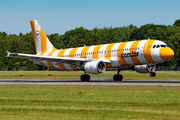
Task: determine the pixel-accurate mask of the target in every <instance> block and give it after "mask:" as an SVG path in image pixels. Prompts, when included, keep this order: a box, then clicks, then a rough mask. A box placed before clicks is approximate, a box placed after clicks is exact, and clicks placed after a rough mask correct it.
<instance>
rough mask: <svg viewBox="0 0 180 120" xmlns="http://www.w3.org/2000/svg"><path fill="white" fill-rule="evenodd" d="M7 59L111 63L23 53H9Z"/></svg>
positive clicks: (104, 60) (70, 62) (105, 60)
mask: <svg viewBox="0 0 180 120" xmlns="http://www.w3.org/2000/svg"><path fill="white" fill-rule="evenodd" d="M7 53H8V55H7V57H11V58H22V59H33V60H34V62H41V61H50V62H56V64H59V63H68V64H74V63H80V62H91V61H97V60H100V61H102V62H104V63H106V64H108V63H111V62H110V60H108V59H88V58H71V57H53V56H42V55H33V54H22V53H10V52H8V51H7Z"/></svg>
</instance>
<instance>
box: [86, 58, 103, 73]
mask: <svg viewBox="0 0 180 120" xmlns="http://www.w3.org/2000/svg"><path fill="white" fill-rule="evenodd" d="M84 70H85V71H86V72H87V73H91V74H99V73H103V72H104V71H105V70H106V64H105V63H104V62H102V61H92V62H86V63H85V65H84Z"/></svg>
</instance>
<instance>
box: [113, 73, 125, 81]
mask: <svg viewBox="0 0 180 120" xmlns="http://www.w3.org/2000/svg"><path fill="white" fill-rule="evenodd" d="M113 80H114V81H122V80H123V76H122V75H121V74H119V75H118V74H117V75H114V77H113Z"/></svg>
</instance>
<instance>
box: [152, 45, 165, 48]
mask: <svg viewBox="0 0 180 120" xmlns="http://www.w3.org/2000/svg"><path fill="white" fill-rule="evenodd" d="M159 47H168V46H167V45H166V44H164V45H163V44H161V45H153V48H159Z"/></svg>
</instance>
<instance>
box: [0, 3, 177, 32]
mask: <svg viewBox="0 0 180 120" xmlns="http://www.w3.org/2000/svg"><path fill="white" fill-rule="evenodd" d="M179 6H180V0H30V1H26V0H1V1H0V32H3V31H5V32H6V33H8V34H17V35H19V33H20V32H21V33H23V34H26V33H28V32H30V31H31V27H30V22H29V21H30V20H38V23H39V24H40V25H41V27H42V28H43V30H44V32H45V33H46V34H52V33H59V34H64V33H65V32H66V31H68V30H71V29H75V28H76V27H81V26H83V27H84V28H86V29H89V30H91V29H93V28H95V27H97V28H103V27H122V26H128V25H130V24H133V25H135V26H137V27H140V26H142V25H145V24H148V23H154V24H163V25H173V23H174V21H175V20H177V19H180V7H179Z"/></svg>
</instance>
